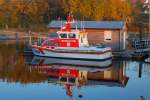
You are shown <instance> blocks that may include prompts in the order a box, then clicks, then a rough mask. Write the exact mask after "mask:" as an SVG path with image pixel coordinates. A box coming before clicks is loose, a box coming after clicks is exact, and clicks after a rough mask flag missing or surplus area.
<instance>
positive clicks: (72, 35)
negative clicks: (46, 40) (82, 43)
mask: <svg viewBox="0 0 150 100" xmlns="http://www.w3.org/2000/svg"><path fill="white" fill-rule="evenodd" d="M68 36H69V38H76V34H74V33H69V35H68Z"/></svg>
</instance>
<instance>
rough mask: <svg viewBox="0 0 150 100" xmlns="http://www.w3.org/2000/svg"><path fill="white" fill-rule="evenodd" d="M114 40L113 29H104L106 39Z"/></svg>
mask: <svg viewBox="0 0 150 100" xmlns="http://www.w3.org/2000/svg"><path fill="white" fill-rule="evenodd" d="M111 40H112V31H104V41H106V42H107V41H108V42H109V41H111Z"/></svg>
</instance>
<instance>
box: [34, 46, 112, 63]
mask: <svg viewBox="0 0 150 100" xmlns="http://www.w3.org/2000/svg"><path fill="white" fill-rule="evenodd" d="M32 51H33V54H34V55H37V56H43V57H55V58H65V59H83V60H84V59H85V60H106V59H110V58H112V51H111V50H106V51H103V52H82V51H81V52H74V51H73V52H68V51H57V50H52V49H47V48H41V47H35V46H33V47H32Z"/></svg>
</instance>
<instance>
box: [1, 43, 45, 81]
mask: <svg viewBox="0 0 150 100" xmlns="http://www.w3.org/2000/svg"><path fill="white" fill-rule="evenodd" d="M0 79H1V80H3V81H7V82H19V83H22V84H26V83H35V82H43V81H45V80H46V75H44V74H41V73H39V72H38V70H37V69H34V70H30V67H28V66H27V65H26V64H25V61H24V57H23V54H22V53H19V54H18V53H17V52H16V45H14V44H5V43H2V44H0Z"/></svg>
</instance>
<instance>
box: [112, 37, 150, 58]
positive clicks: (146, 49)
mask: <svg viewBox="0 0 150 100" xmlns="http://www.w3.org/2000/svg"><path fill="white" fill-rule="evenodd" d="M131 43H132V47H133V49H131V50H125V51H120V52H114V53H113V54H114V57H115V58H122V59H133V60H144V59H146V58H148V57H149V56H150V39H142V40H133V41H132V42H131Z"/></svg>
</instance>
